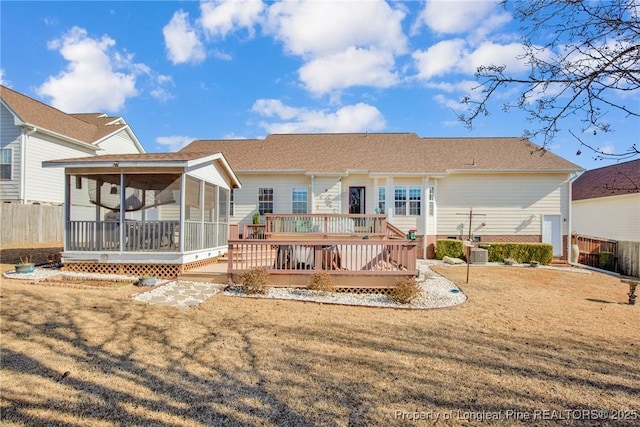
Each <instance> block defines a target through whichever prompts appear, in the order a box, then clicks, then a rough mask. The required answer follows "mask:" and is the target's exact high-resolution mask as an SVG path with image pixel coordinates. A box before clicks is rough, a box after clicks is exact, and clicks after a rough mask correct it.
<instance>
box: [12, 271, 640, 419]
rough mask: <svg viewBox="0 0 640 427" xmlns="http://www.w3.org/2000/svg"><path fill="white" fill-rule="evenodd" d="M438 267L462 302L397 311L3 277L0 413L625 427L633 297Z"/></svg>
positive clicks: (635, 367)
mask: <svg viewBox="0 0 640 427" xmlns="http://www.w3.org/2000/svg"><path fill="white" fill-rule="evenodd" d="M2 267H3V271H6V270H8V269H11V266H10V265H3V266H2ZM437 269H438V271H439V272H440V273H442V274H443V275H445V276H446V277H448V278H450V279H451V280H453V281H454V282H456V283H457V284H458V285H459V286H460V287H461V289H462V290H463V291H464V292H465V293H466V294H467V295H468V297H469V300H468V301H467V302H466V303H465V304H463V305H461V306H458V307H455V308H449V309H439V310H438V309H436V310H422V311H410V310H393V309H384V308H364V307H346V306H335V305H321V304H315V303H303V302H295V301H275V300H256V299H243V298H233V297H224V296H216V297H214V298H211V299H210V300H208V301H207V302H206V303H205V304H203V305H201V306H199V307H196V308H189V309H177V308H170V307H157V306H150V305H145V304H143V303H138V302H135V301H132V300H130V299H129V296H130V295H131V294H132V293H135V292H136V291H138V288H135V287H134V286H124V287H120V288H116V289H108V290H105V289H101V290H91V289H73V288H65V287H52V286H44V285H37V284H36V285H33V284H31V285H30V284H25V283H22V282H18V281H11V280H6V279H2V284H1V285H0V291H1V294H0V303H1V310H2V312H1V314H2V323H1V327H2V344H1V347H2V366H1V381H0V391H1V393H2V395H1V398H0V410H1V418H2V419H1V421H2V423H3V424H4V425H56V424H58V425H78V426H80V425H83V426H84V425H170V426H194V425H202V426H205V425H216V424H220V425H269V426H276V425H300V426H303V425H330V426H347V425H354V426H355V425H407V424H414V421H412V420H411V419H410V418H412V417H416V416H417V417H419V418H420V417H421V418H423V420H422V421H419V424H422V425H425V424H427V423H428V424H429V425H432V424H436V425H477V424H479V422H477V418H479V417H481V416H485V417H498V418H499V419H498V420H489V421H486V422H485V423H484V424H483V425H494V424H499V425H520V424H522V425H530V424H535V425H638V423H639V422H640V421H638V419H635V420H634V419H632V418H634V415H633V414H634V412H633V411H636V412H635V413H636V414H638V411H640V405H639V403H638V402H640V399H639V398H638V396H640V357H639V356H640V348H639V346H640V344H639V341H640V340H639V338H640V332H639V330H638V325H639V322H638V321H639V320H640V306H629V305H627V304H626V301H627V295H626V292H627V291H628V287H627V286H626V285H623V284H621V283H620V281H619V280H618V279H617V278H614V277H611V276H606V275H602V274H598V273H590V274H583V273H575V272H561V271H557V270H556V271H551V270H546V269H531V268H519V267H481V266H473V267H472V269H471V281H470V283H469V284H465V283H464V281H465V268H464V267H439V268H437ZM591 410H606V411H627V412H620V413H617V412H616V413H613V416H614V417H615V416H618V415H619V416H621V417H622V418H626V420H602V419H600V420H598V419H594V418H597V416H596V414H595V413H593V412H581V411H591ZM540 411H549V412H540ZM551 411H557V412H551ZM567 411H571V412H567ZM436 416H438V417H439V419H438V420H437V421H435V420H434V419H433V418H434V417H436ZM403 417H404V419H403ZM517 417H520V418H521V419H522V420H521V421H518V419H517ZM427 418H430V419H429V420H426V419H427ZM445 418H446V419H445ZM525 418H528V419H525ZM552 418H555V419H552ZM469 419H471V422H469V421H468V420H469ZM434 421H435V422H434Z"/></svg>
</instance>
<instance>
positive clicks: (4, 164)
mask: <svg viewBox="0 0 640 427" xmlns="http://www.w3.org/2000/svg"><path fill="white" fill-rule="evenodd" d="M12 154H13V151H12V150H11V148H3V149H1V150H0V179H2V180H10V179H11V167H12V164H13V161H12V159H11V155H12Z"/></svg>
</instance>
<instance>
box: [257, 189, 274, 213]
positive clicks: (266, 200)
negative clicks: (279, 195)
mask: <svg viewBox="0 0 640 427" xmlns="http://www.w3.org/2000/svg"><path fill="white" fill-rule="evenodd" d="M267 191H268V193H270V197H268V196H269V194H267V193H266V192H267ZM274 199H275V192H274V191H273V187H258V213H260V215H264V214H268V213H273V208H274V206H275V204H274ZM268 206H271V209H270V210H269V209H267V207H268Z"/></svg>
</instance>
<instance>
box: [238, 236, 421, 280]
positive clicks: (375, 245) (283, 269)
mask: <svg viewBox="0 0 640 427" xmlns="http://www.w3.org/2000/svg"><path fill="white" fill-rule="evenodd" d="M416 250H417V246H416V243H415V242H412V241H398V240H357V241H354V240H346V239H340V240H335V239H323V240H318V239H315V240H305V241H301V240H282V239H277V240H276V239H269V240H258V239H255V240H254V239H241V240H230V241H229V252H228V258H229V259H228V265H229V273H232V274H239V273H242V272H245V271H248V270H252V269H256V268H266V269H268V270H269V272H270V273H272V274H278V273H280V274H282V273H299V274H313V273H315V272H317V271H331V274H338V275H367V274H369V275H385V274H390V275H398V274H399V273H400V274H402V275H415V274H416V268H417V267H416Z"/></svg>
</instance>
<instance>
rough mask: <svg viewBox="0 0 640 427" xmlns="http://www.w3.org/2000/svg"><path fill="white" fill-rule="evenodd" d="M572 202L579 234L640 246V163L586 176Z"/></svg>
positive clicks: (575, 189) (574, 226)
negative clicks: (633, 243)
mask: <svg viewBox="0 0 640 427" xmlns="http://www.w3.org/2000/svg"><path fill="white" fill-rule="evenodd" d="M571 200H572V203H571V216H572V230H573V231H574V232H575V233H578V234H581V235H586V236H592V237H600V238H605V239H613V240H623V241H632V242H640V159H638V160H632V161H629V162H624V163H618V164H615V165H611V166H605V167H602V168H598V169H593V170H590V171H586V172H584V173H583V174H582V175H580V176H579V177H578V178H577V179H576V180H575V181H574V182H573V185H572V194H571Z"/></svg>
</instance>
